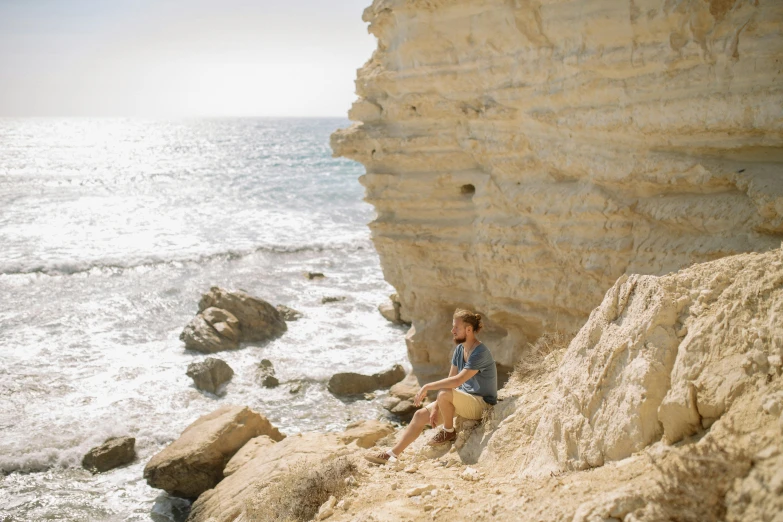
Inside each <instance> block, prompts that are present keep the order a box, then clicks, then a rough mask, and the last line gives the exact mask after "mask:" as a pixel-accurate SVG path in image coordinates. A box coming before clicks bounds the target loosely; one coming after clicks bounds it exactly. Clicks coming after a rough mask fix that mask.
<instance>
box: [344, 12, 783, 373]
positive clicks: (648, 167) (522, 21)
mask: <svg viewBox="0 0 783 522" xmlns="http://www.w3.org/2000/svg"><path fill="white" fill-rule="evenodd" d="M364 19H365V20H366V21H367V22H369V23H370V31H371V32H372V33H373V34H374V35H375V36H377V37H378V49H377V50H376V51H375V53H374V54H373V56H372V58H371V59H370V60H369V61H368V62H367V63H366V64H365V65H364V67H362V68H361V69H360V70H359V73H358V77H357V80H356V89H357V94H358V95H359V99H358V100H357V102H356V103H355V104H354V106H353V108H352V109H351V111H350V113H349V116H350V117H351V118H352V119H353V120H355V121H357V122H358V123H357V124H356V125H354V126H353V127H351V128H348V129H344V130H341V131H338V132H336V133H335V134H334V135H333V136H332V147H333V149H334V152H335V154H336V155H338V156H344V157H348V158H352V159H355V160H357V161H360V162H361V163H363V164H364V166H365V167H366V174H365V175H364V176H362V178H361V182H362V184H363V185H364V186H365V187H366V196H367V201H369V202H370V203H372V204H373V205H374V206H375V208H376V211H377V218H376V219H375V220H374V221H373V222H372V223H371V229H372V234H373V240H374V242H375V246H376V248H377V250H378V252H379V254H380V258H381V264H382V267H383V271H384V275H385V277H386V279H387V280H388V281H389V282H390V283H391V284H393V285H394V287H395V288H396V289H397V291H398V293H399V297H400V302H401V303H402V306H403V308H404V309H405V310H406V312H407V313H408V315H409V316H410V318H411V319H412V322H413V326H412V328H411V330H410V332H409V335H408V337H407V343H408V351H409V355H410V359H411V362H412V364H413V368H414V371H415V373H416V374H417V375H418V376H420V377H423V378H425V379H426V378H431V377H432V376H435V375H439V374H442V372H443V370H444V368H447V367H448V360H449V356H450V351H451V348H450V343H449V336H448V327H447V325H448V324H449V323H450V319H451V313H452V312H453V310H454V308H455V307H456V306H464V307H469V308H474V309H477V310H479V311H480V312H482V313H483V314H485V315H486V317H487V318H488V321H487V323H488V324H487V330H486V332H485V333H484V336H483V337H482V339H483V340H484V341H485V342H486V343H487V345H488V346H490V348H491V349H492V351H493V354H494V355H495V358H496V359H497V360H498V362H500V363H501V364H503V365H505V366H511V365H513V364H514V363H515V362H516V361H517V360H518V359H519V358H520V357H521V356H522V354H523V353H524V349H525V347H526V346H527V344H528V343H530V342H533V341H535V340H536V339H537V338H538V337H539V336H540V335H541V334H542V333H543V332H546V331H552V330H563V331H576V330H577V329H578V328H579V327H581V325H582V324H583V323H584V320H585V319H586V318H587V316H588V314H589V312H590V310H592V309H593V308H594V307H596V306H597V305H598V304H599V303H600V301H601V297H602V296H603V294H604V292H605V291H606V289H607V288H609V287H610V286H611V285H612V284H613V283H614V281H615V280H616V279H617V278H618V277H620V276H621V275H623V274H632V273H639V274H655V275H660V274H666V273H669V272H672V271H676V270H678V269H680V268H683V267H685V266H688V265H690V264H693V263H695V262H703V261H708V260H712V259H716V258H718V257H722V256H725V255H729V254H734V253H740V252H746V251H766V250H770V249H773V248H776V247H777V246H778V245H780V241H781V238H783V182H782V181H781V180H782V179H783V175H782V174H781V171H782V170H781V164H782V163H783V82H781V80H780V78H781V67H782V65H781V56H783V38H781V37H780V34H781V27H783V3H781V2H779V1H776V0H759V1H757V2H741V1H736V2H735V1H730V0H727V1H724V0H682V1H671V0H669V1H667V0H581V1H580V0H576V1H570V2H563V1H560V0H542V1H535V0H472V1H456V0H427V1H424V0H375V1H374V2H373V4H372V5H371V6H370V7H368V8H367V9H366V11H365V13H364Z"/></svg>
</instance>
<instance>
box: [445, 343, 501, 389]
mask: <svg viewBox="0 0 783 522" xmlns="http://www.w3.org/2000/svg"><path fill="white" fill-rule="evenodd" d="M464 350H465V348H464V347H463V346H462V345H461V344H459V345H457V348H456V349H455V350H454V355H453V356H452V357H451V364H453V365H454V366H456V367H457V373H459V372H461V371H462V370H463V369H465V368H467V369H468V370H478V373H477V374H476V375H474V376H473V377H471V378H470V379H468V380H467V381H465V382H464V383H462V385H460V386H459V388H457V389H458V390H462V391H464V392H467V393H472V394H473V395H480V396H481V397H483V398H484V402H486V403H487V404H497V402H498V370H497V367H496V366H495V360H494V359H493V358H492V354H491V353H489V349H488V348H487V347H486V346H484V343H480V344H479V345H478V346H476V347H475V348H474V349H473V351H472V352H470V356H469V358H468V362H465V355H464Z"/></svg>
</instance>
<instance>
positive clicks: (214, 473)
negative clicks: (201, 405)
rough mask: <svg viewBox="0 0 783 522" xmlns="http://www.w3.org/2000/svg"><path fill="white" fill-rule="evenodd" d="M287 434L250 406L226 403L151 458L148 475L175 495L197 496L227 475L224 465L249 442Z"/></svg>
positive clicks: (146, 470) (147, 470) (152, 480)
mask: <svg viewBox="0 0 783 522" xmlns="http://www.w3.org/2000/svg"><path fill="white" fill-rule="evenodd" d="M259 435H267V436H269V437H270V438H271V439H273V440H276V441H278V440H282V439H283V435H282V434H281V433H280V432H279V431H278V430H277V428H275V427H274V426H272V424H271V423H270V422H269V421H268V420H267V419H266V418H265V417H264V416H263V415H260V414H258V413H256V412H254V411H253V410H251V409H250V408H247V407H244V408H243V407H240V406H230V405H229V406H223V407H222V408H219V409H217V410H215V411H214V412H212V413H210V414H208V415H204V416H203V417H201V418H200V419H198V420H197V421H196V422H194V423H193V424H191V425H190V426H188V427H187V428H185V431H183V432H182V435H180V437H179V438H178V439H177V440H175V441H174V442H172V443H171V444H170V445H169V446H168V447H166V448H165V449H164V450H163V451H161V452H160V453H158V454H157V455H155V456H154V457H152V458H151V459H150V461H149V462H148V463H147V465H146V466H145V467H144V478H145V479H147V484H149V485H150V486H152V487H153V488H159V489H163V490H165V491H167V492H168V493H170V494H171V495H174V496H176V497H184V498H196V497H198V496H199V495H200V494H201V493H203V492H204V491H206V490H208V489H210V488H212V487H214V486H215V484H217V483H218V482H219V481H220V480H221V479H222V478H223V468H224V467H225V466H226V463H227V462H228V461H229V459H230V458H231V457H232V456H233V455H234V454H235V453H236V452H237V450H239V449H240V448H241V447H242V446H243V445H244V444H245V443H246V442H247V441H249V440H250V439H252V438H254V437H258V436H259Z"/></svg>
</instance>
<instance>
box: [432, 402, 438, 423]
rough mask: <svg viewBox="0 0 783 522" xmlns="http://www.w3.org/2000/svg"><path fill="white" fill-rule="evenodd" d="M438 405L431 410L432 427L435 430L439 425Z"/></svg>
mask: <svg viewBox="0 0 783 522" xmlns="http://www.w3.org/2000/svg"><path fill="white" fill-rule="evenodd" d="M438 413H439V411H438V403H437V402H436V403H435V405H434V406H433V407H432V408H431V409H430V426H432V427H433V428H434V427H435V426H437V425H438Z"/></svg>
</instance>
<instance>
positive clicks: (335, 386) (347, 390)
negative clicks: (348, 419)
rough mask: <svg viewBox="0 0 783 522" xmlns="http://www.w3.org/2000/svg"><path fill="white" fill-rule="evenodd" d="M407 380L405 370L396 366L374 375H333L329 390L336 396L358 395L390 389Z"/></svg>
mask: <svg viewBox="0 0 783 522" xmlns="http://www.w3.org/2000/svg"><path fill="white" fill-rule="evenodd" d="M404 378H405V369H404V368H403V367H402V366H400V365H399V364H395V365H394V366H393V367H392V368H391V369H390V370H386V371H384V372H380V373H374V374H372V375H362V374H360V373H353V372H345V373H336V374H334V375H332V377H331V378H330V379H329V383H328V384H327V388H328V389H329V391H330V392H332V393H333V394H335V395H358V394H360V393H367V392H371V391H373V390H377V389H378V388H388V387H389V386H391V385H393V384H395V383H398V382H400V381H401V380H403V379H404Z"/></svg>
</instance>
